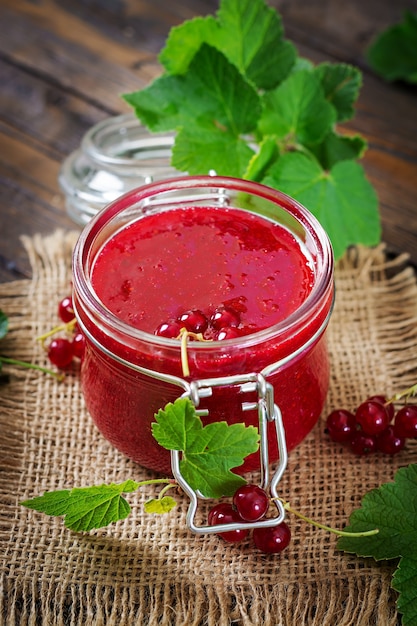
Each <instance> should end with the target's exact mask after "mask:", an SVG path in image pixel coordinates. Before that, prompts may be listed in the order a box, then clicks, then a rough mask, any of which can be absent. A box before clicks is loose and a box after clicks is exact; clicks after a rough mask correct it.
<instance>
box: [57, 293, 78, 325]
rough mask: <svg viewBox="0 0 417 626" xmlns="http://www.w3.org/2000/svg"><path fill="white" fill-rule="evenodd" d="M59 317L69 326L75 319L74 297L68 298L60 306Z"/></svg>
mask: <svg viewBox="0 0 417 626" xmlns="http://www.w3.org/2000/svg"><path fill="white" fill-rule="evenodd" d="M58 316H59V318H60V320H62V321H63V322H64V324H67V323H68V322H71V320H73V319H74V308H73V306H72V297H71V296H67V297H66V298H63V299H62V300H61V302H60V303H59V304H58Z"/></svg>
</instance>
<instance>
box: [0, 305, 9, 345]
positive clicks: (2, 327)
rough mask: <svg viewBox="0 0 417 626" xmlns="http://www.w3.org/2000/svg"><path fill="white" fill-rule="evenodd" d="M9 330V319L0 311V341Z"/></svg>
mask: <svg viewBox="0 0 417 626" xmlns="http://www.w3.org/2000/svg"><path fill="white" fill-rule="evenodd" d="M8 330H9V319H8V317H7V315H6V314H5V313H4V312H3V311H2V310H1V309H0V339H3V337H5V336H6V335H7V331H8Z"/></svg>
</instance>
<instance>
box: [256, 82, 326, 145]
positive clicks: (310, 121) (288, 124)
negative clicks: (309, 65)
mask: <svg viewBox="0 0 417 626" xmlns="http://www.w3.org/2000/svg"><path fill="white" fill-rule="evenodd" d="M335 121H336V112H335V109H334V107H333V106H332V105H331V104H329V102H328V101H327V100H326V98H325V96H324V93H323V89H322V87H321V84H320V81H319V80H318V78H317V77H316V76H315V74H314V73H312V72H310V71H308V70H300V71H298V72H295V73H293V74H291V75H290V76H289V77H288V78H287V79H286V80H285V81H284V82H283V83H282V84H281V85H280V86H279V87H277V88H276V89H275V90H274V91H271V92H268V93H266V94H265V95H264V97H263V113H262V116H261V119H260V121H259V130H260V131H261V133H262V134H263V135H276V136H277V137H279V138H281V139H283V140H285V141H286V142H289V143H292V144H314V143H318V142H319V141H321V140H322V139H323V138H324V137H325V135H326V134H327V133H328V132H329V130H330V129H331V127H332V126H333V123H334V122H335Z"/></svg>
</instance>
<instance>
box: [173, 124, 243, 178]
mask: <svg viewBox="0 0 417 626" xmlns="http://www.w3.org/2000/svg"><path fill="white" fill-rule="evenodd" d="M253 154H254V152H253V150H252V149H251V148H250V147H249V146H248V144H247V143H246V142H245V141H244V140H243V139H241V138H240V137H238V136H236V135H233V134H232V133H230V132H224V131H222V130H221V129H219V128H211V129H210V128H204V127H202V126H200V127H199V128H193V129H190V128H182V129H181V130H180V131H179V132H178V134H177V138H176V141H175V145H174V148H173V150H172V165H173V166H174V167H175V168H176V169H177V170H179V171H181V172H188V173H189V174H208V173H209V172H210V170H214V169H215V171H216V174H218V175H219V176H235V177H241V176H242V173H243V172H244V171H245V169H246V167H247V165H248V163H249V161H250V159H251V158H252V156H253Z"/></svg>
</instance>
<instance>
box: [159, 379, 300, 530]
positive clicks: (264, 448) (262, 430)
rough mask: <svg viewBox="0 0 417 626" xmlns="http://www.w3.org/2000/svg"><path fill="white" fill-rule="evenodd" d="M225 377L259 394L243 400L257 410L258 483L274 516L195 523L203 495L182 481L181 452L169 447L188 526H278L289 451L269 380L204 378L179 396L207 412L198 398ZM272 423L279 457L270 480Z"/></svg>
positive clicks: (249, 408)
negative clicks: (269, 500)
mask: <svg viewBox="0 0 417 626" xmlns="http://www.w3.org/2000/svg"><path fill="white" fill-rule="evenodd" d="M225 380H227V383H228V384H229V385H236V386H238V388H239V389H238V392H239V393H242V394H244V393H253V392H256V393H257V395H258V398H257V401H256V402H245V401H243V402H242V410H243V411H252V410H256V409H257V411H258V419H259V434H260V446H259V453H260V466H261V483H260V486H261V487H262V488H263V489H265V490H268V488H269V492H270V495H271V498H272V499H273V501H274V504H275V507H276V509H277V514H276V515H275V516H274V517H266V518H264V519H262V520H259V521H257V522H233V523H228V524H218V525H203V526H198V525H196V522H195V516H196V513H197V507H198V500H199V499H203V498H204V496H203V495H202V494H201V493H199V492H198V491H196V490H194V489H193V488H192V487H191V486H190V485H189V483H188V482H187V481H186V480H185V478H184V477H183V475H182V474H181V471H180V460H181V453H180V452H179V451H178V450H171V468H172V473H173V475H174V478H175V479H176V481H177V482H178V484H179V485H180V487H181V488H182V489H183V491H185V493H186V494H187V495H188V497H189V498H190V505H189V507H188V511H187V526H188V528H189V529H190V530H191V531H192V532H194V533H197V534H203V533H221V532H227V531H232V530H239V529H250V528H258V527H260V526H265V527H271V526H277V525H278V524H280V523H281V522H282V521H283V520H284V518H285V509H284V506H283V504H282V502H281V501H280V500H279V499H278V492H277V487H278V483H279V482H280V480H281V478H282V475H283V473H284V471H285V468H286V466H287V460H288V454H287V446H286V442H285V431H284V426H283V423H282V415H281V411H280V409H279V407H278V406H277V405H276V404H275V403H274V389H273V387H272V385H271V384H270V383H268V382H267V381H266V379H265V378H264V376H262V374H256V373H253V374H242V375H237V376H232V377H228V378H227V379H225V378H211V379H205V380H200V381H199V380H197V381H193V382H192V383H191V384H190V387H189V389H188V390H187V391H185V392H184V394H183V396H182V397H189V398H190V400H191V401H192V402H193V404H194V406H195V407H196V410H197V412H198V414H200V415H207V414H208V412H207V411H204V410H200V409H198V406H199V404H200V400H201V399H202V398H205V397H209V396H211V395H212V394H213V387H219V386H224V385H225ZM269 422H273V423H274V424H275V433H276V438H277V444H278V452H279V460H278V464H277V467H276V468H275V471H274V474H273V476H272V478H271V480H270V467H269V445H268V444H269V442H268V423H269Z"/></svg>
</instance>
